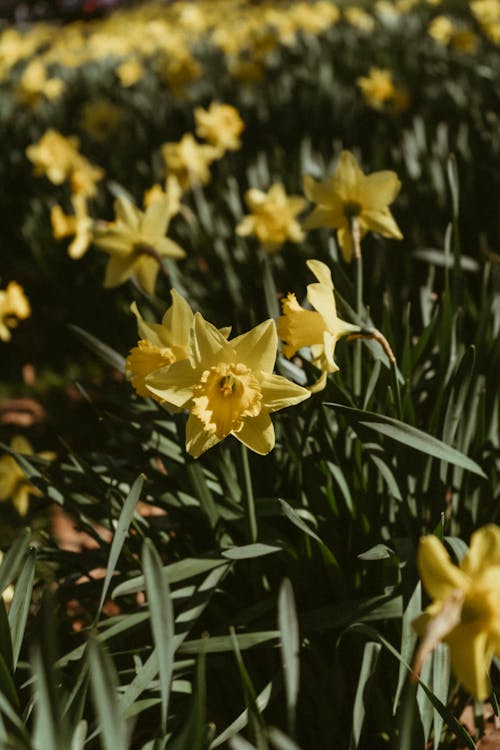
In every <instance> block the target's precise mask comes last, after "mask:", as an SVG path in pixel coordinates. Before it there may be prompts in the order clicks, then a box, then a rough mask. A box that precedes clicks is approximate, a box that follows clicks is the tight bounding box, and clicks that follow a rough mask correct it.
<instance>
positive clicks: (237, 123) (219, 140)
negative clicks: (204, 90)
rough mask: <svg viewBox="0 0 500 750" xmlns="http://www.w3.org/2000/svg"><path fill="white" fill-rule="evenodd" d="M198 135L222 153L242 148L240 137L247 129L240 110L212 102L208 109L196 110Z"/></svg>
mask: <svg viewBox="0 0 500 750" xmlns="http://www.w3.org/2000/svg"><path fill="white" fill-rule="evenodd" d="M194 118H195V122H196V135H197V136H198V137H199V138H203V139H204V140H205V141H208V143H210V144H211V145H212V146H215V147H216V148H218V149H221V150H222V151H237V150H238V149H239V148H241V141H240V135H241V133H242V131H243V128H244V127H245V123H244V122H243V120H242V119H241V117H240V115H239V112H238V110H237V109H236V108H235V107H232V106H231V105H230V104H219V103H217V102H212V104H211V105H210V107H209V108H208V109H202V107H196V108H195V110H194Z"/></svg>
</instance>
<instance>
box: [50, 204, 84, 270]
mask: <svg viewBox="0 0 500 750" xmlns="http://www.w3.org/2000/svg"><path fill="white" fill-rule="evenodd" d="M71 205H72V206H73V210H74V214H65V213H64V211H63V210H62V208H61V206H59V205H56V206H52V208H51V211H50V221H51V224H52V233H53V235H54V237H55V239H56V240H60V239H63V238H65V237H74V239H73V240H72V241H71V242H70V244H69V245H68V255H69V257H70V258H73V259H75V260H77V259H78V258H81V257H82V256H83V255H85V253H86V252H87V250H88V248H89V246H90V245H91V243H92V239H93V232H92V230H93V226H94V220H93V219H92V218H91V217H90V216H89V214H88V211H87V198H86V197H85V195H84V194H83V193H79V194H75V195H73V196H72V198H71Z"/></svg>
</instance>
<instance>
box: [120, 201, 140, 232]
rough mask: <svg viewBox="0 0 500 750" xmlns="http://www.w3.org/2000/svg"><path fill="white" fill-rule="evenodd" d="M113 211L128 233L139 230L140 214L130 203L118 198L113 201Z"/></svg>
mask: <svg viewBox="0 0 500 750" xmlns="http://www.w3.org/2000/svg"><path fill="white" fill-rule="evenodd" d="M114 209H115V215H116V218H117V220H118V221H121V222H123V223H124V224H125V225H126V226H127V229H128V230H129V231H130V229H133V230H135V231H137V230H138V229H139V226H140V223H141V217H142V212H141V211H139V209H138V208H137V206H134V204H133V203H132V202H131V201H129V200H128V199H127V198H124V197H123V196H120V197H119V198H117V199H116V200H115V204H114Z"/></svg>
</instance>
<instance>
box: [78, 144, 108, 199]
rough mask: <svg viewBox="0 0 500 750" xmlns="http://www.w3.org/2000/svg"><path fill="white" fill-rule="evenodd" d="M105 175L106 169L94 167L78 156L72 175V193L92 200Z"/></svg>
mask: <svg viewBox="0 0 500 750" xmlns="http://www.w3.org/2000/svg"><path fill="white" fill-rule="evenodd" d="M104 175H105V172H104V169H101V167H96V166H94V165H93V164H91V163H90V162H89V161H88V159H86V158H85V157H84V156H81V154H78V155H77V157H76V158H75V160H74V162H73V167H72V170H71V174H70V186H71V191H72V192H73V193H75V194H77V195H83V196H86V197H87V198H92V197H93V196H94V195H95V194H96V193H97V188H96V183H97V182H99V181H100V180H102V178H103V177H104Z"/></svg>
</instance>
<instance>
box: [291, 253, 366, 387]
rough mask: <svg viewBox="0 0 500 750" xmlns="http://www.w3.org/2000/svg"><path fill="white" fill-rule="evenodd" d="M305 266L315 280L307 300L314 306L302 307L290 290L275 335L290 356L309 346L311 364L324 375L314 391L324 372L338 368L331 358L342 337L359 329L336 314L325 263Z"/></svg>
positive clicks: (321, 382) (308, 290) (311, 261)
mask: <svg viewBox="0 0 500 750" xmlns="http://www.w3.org/2000/svg"><path fill="white" fill-rule="evenodd" d="M307 266H308V268H309V269H310V270H311V271H312V273H313V274H314V275H315V276H316V278H317V279H318V282H317V283H314V284H308V286H307V299H308V301H309V303H310V304H311V305H312V307H313V308H314V309H313V310H305V309H304V308H303V307H302V306H301V305H299V303H298V302H297V299H296V297H295V294H293V293H290V294H289V295H288V296H287V297H286V298H285V299H284V300H283V301H282V306H283V315H281V316H280V318H279V319H278V335H279V337H280V338H281V339H282V341H283V345H282V351H283V354H284V355H285V357H288V358H291V357H293V356H294V354H295V353H296V352H297V351H298V350H299V349H302V348H303V347H306V346H309V347H311V355H312V363H313V364H314V365H315V366H316V367H318V368H319V369H320V370H322V371H323V373H324V375H323V376H322V377H321V378H320V380H319V381H318V383H317V384H316V387H315V390H319V389H320V388H321V387H324V386H325V385H326V373H329V372H337V370H338V369H339V368H338V366H337V363H336V362H335V360H334V354H335V346H336V344H337V341H338V340H339V339H340V338H342V337H343V336H349V335H350V334H353V333H357V332H359V331H360V328H359V326H356V325H352V324H351V323H347V322H346V321H345V320H341V318H339V317H338V316H337V305H336V303H335V295H334V287H333V282H332V275H331V273H330V269H329V268H328V266H327V265H325V264H324V263H322V262H321V261H319V260H308V261H307Z"/></svg>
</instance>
